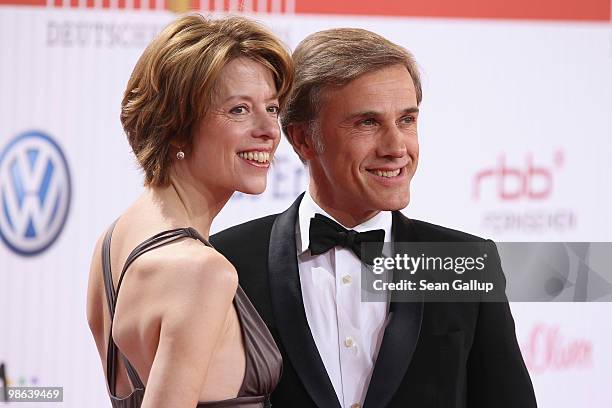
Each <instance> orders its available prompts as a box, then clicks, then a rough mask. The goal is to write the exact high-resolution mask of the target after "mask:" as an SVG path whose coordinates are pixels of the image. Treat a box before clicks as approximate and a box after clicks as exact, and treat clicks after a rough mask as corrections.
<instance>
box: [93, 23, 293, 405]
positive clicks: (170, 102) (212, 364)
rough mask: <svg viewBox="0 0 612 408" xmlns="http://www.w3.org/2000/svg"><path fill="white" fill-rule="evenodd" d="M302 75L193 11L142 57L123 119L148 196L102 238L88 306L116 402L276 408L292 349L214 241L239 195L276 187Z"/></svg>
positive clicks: (275, 47) (279, 50)
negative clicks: (283, 131) (272, 398)
mask: <svg viewBox="0 0 612 408" xmlns="http://www.w3.org/2000/svg"><path fill="white" fill-rule="evenodd" d="M291 79H292V65H291V59H290V56H289V54H288V53H287V51H286V50H285V48H284V47H283V45H282V44H281V42H280V41H279V40H278V39H276V38H275V37H274V36H273V35H272V34H271V33H270V32H268V31H267V30H265V29H264V28H262V27H261V26H259V25H257V24H256V23H254V22H252V21H250V20H247V19H244V18H239V17H230V18H224V19H219V20H212V19H206V18H204V17H202V16H200V15H190V16H185V17H181V18H179V19H178V20H176V21H175V22H173V23H172V24H170V25H169V26H168V27H167V28H166V29H164V30H163V31H162V32H161V34H160V35H159V36H158V37H157V38H156V39H154V40H153V41H152V42H151V44H150V45H149V46H148V47H147V49H146V50H145V52H144V53H143V55H142V56H141V58H140V60H139V61H138V63H137V64H136V67H135V68H134V72H133V73H132V76H131V78H130V80H129V82H128V86H127V89H126V91H125V96H124V99H123V102H122V111H121V121H122V124H123V127H124V129H125V131H126V133H127V136H128V140H129V142H130V145H131V146H132V149H133V151H134V153H135V155H136V158H137V160H138V162H139V164H140V166H141V167H142V169H143V170H144V174H145V191H144V193H143V194H142V195H141V196H140V197H139V198H138V199H137V200H136V202H135V203H133V205H132V206H131V207H129V208H128V209H127V211H125V213H123V214H122V215H121V217H120V218H119V219H118V221H117V222H116V224H115V225H113V226H111V228H110V229H109V230H108V231H107V233H106V234H105V235H104V236H103V237H101V238H100V240H99V241H98V243H97V245H96V248H95V252H94V255H93V260H92V266H91V272H90V277H89V288H88V300H87V317H88V321H89V325H90V328H91V331H92V333H93V335H94V338H95V340H96V345H97V347H98V351H99V353H100V357H101V359H102V364H103V366H104V369H105V370H106V375H107V382H108V387H109V393H110V395H111V401H112V404H113V406H114V407H138V406H141V405H142V407H173V408H174V407H177V408H180V407H194V406H196V405H197V406H198V407H241V408H242V407H263V406H265V405H266V404H267V395H268V394H270V392H271V391H272V389H273V388H274V387H275V385H276V383H277V382H278V380H279V376H280V371H281V358H280V354H279V352H278V349H277V348H276V345H275V344H274V341H273V340H272V337H271V335H270V333H269V332H268V330H267V329H266V326H265V324H264V323H263V322H262V320H261V318H260V317H259V315H258V314H257V312H256V311H255V309H254V308H253V306H252V305H251V303H250V302H249V301H248V299H247V298H246V295H245V294H244V292H243V291H242V289H241V288H240V286H238V279H237V274H236V271H235V269H234V268H233V267H232V265H231V264H230V263H229V262H228V261H227V260H226V259H225V258H224V257H223V256H222V255H220V254H219V253H218V252H216V251H215V250H214V249H213V248H211V247H210V245H209V244H208V242H207V238H208V235H209V229H210V225H211V222H212V220H213V218H214V217H215V216H216V215H217V213H218V212H219V211H220V210H221V208H222V207H223V205H224V204H225V203H226V202H227V201H228V200H229V198H230V197H231V195H232V194H233V193H234V191H241V192H244V193H248V194H259V193H261V192H263V191H264V189H265V187H266V175H267V171H268V168H269V166H270V161H271V160H272V156H273V155H274V151H275V149H276V147H277V145H278V142H279V138H280V130H279V127H278V120H277V115H278V111H279V106H280V104H281V103H282V102H283V99H284V97H285V95H286V93H287V91H288V88H289V85H290V83H291ZM111 236H112V241H111ZM115 288H116V289H115ZM109 312H110V313H109ZM119 356H120V357H119ZM130 383H131V385H130ZM145 384H146V391H145ZM198 401H202V402H198Z"/></svg>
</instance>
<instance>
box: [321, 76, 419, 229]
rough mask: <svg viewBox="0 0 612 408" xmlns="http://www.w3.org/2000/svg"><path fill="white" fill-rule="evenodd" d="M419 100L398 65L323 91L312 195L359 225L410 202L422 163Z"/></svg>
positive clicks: (325, 205)
mask: <svg viewBox="0 0 612 408" xmlns="http://www.w3.org/2000/svg"><path fill="white" fill-rule="evenodd" d="M417 116H418V108H417V97H416V91H415V88H414V84H413V82H412V78H411V76H410V73H409V72H408V70H407V69H406V68H405V67H404V66H403V65H393V66H390V67H388V68H383V69H380V70H377V71H374V72H370V73H367V74H364V75H362V76H360V77H358V78H356V79H355V80H353V81H351V82H349V83H348V84H346V85H345V86H343V87H340V88H336V89H328V90H325V91H324V92H323V95H322V105H321V109H320V113H319V117H318V125H319V126H318V130H319V132H318V133H319V137H320V139H321V142H322V145H323V151H322V152H318V153H317V154H316V155H315V156H314V157H313V158H312V160H310V161H309V165H310V171H311V186H312V188H311V192H312V193H313V195H314V196H315V200H316V201H318V202H319V203H320V204H322V205H323V206H324V207H328V208H329V209H331V210H332V211H333V210H335V211H336V212H338V213H345V214H346V215H347V216H348V218H351V219H354V220H355V221H357V223H359V222H362V221H365V220H366V219H368V218H370V217H372V216H373V215H375V214H376V213H377V212H378V211H381V210H399V209H402V208H404V207H406V206H407V205H408V202H409V200H410V180H411V179H412V176H413V175H414V173H415V171H416V167H417V162H418V158H419V144H418V139H417Z"/></svg>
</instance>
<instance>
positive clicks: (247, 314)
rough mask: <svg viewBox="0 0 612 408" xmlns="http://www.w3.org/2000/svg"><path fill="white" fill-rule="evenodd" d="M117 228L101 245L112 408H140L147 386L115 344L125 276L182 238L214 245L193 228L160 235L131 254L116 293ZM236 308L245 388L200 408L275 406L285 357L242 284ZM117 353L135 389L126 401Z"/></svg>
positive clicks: (111, 231) (207, 402) (107, 373)
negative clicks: (113, 251)
mask: <svg viewBox="0 0 612 408" xmlns="http://www.w3.org/2000/svg"><path fill="white" fill-rule="evenodd" d="M114 226H115V225H114V224H113V225H111V227H110V228H109V229H108V231H107V232H106V236H105V237H104V242H103V245H102V270H103V274H104V288H105V290H106V299H107V302H108V308H109V312H110V316H111V329H110V334H109V338H108V349H107V355H106V378H107V381H108V389H109V393H110V398H111V403H112V406H113V408H138V407H140V406H141V404H142V400H143V397H144V393H145V386H144V384H143V382H142V381H141V379H140V377H139V376H138V373H137V372H136V370H135V369H134V367H133V366H132V364H130V362H129V361H128V360H127V358H126V357H125V356H124V355H123V353H121V351H120V350H119V349H118V348H117V346H116V345H115V342H114V341H113V336H112V330H113V318H114V316H115V306H116V304H117V296H118V294H119V290H120V289H121V283H122V281H123V277H124V276H125V272H126V270H127V269H128V267H129V266H130V265H131V264H132V262H134V261H135V260H136V258H138V257H139V256H140V255H142V254H144V253H145V252H148V251H151V250H153V249H155V248H159V247H160V246H163V245H166V244H169V243H170V242H174V241H177V240H179V239H183V238H192V239H197V240H199V241H201V242H202V243H203V244H204V245H207V246H209V247H212V245H211V244H210V243H209V242H208V241H207V240H206V239H204V238H203V237H202V236H201V235H200V234H199V233H198V232H197V231H196V230H195V229H193V228H191V227H189V228H178V229H173V230H169V231H164V232H161V233H159V234H157V235H155V236H153V237H151V238H149V239H147V240H146V241H144V242H143V243H141V244H140V245H138V246H137V247H136V248H134V250H133V251H132V252H131V253H130V255H129V256H128V258H127V260H126V261H125V265H124V266H123V270H122V271H121V276H120V278H119V283H118V284H117V290H116V291H115V289H114V285H113V278H112V274H111V268H110V242H111V236H112V233H113V229H114ZM203 296H205V294H203ZM234 307H235V308H236V313H237V314H238V319H239V321H240V327H241V330H242V340H243V344H244V351H245V354H246V369H245V373H244V379H243V381H242V385H241V387H240V390H239V391H238V396H237V397H236V398H230V399H226V400H222V401H206V402H199V403H198V404H197V407H198V408H222V407H223V408H262V407H271V406H272V404H271V403H270V393H271V392H272V391H273V390H274V388H275V387H276V385H277V384H278V382H279V380H280V375H281V371H282V358H281V355H280V352H279V351H278V348H277V347H276V343H275V342H274V339H273V338H272V335H271V334H270V332H269V331H268V328H267V327H266V325H265V323H264V322H263V320H261V317H260V316H259V314H258V313H257V311H256V310H255V308H254V307H253V305H252V304H251V302H250V300H249V299H248V297H247V296H246V294H245V293H244V291H243V290H242V288H241V287H240V285H239V286H238V288H237V290H236V295H235V296H234ZM117 354H118V355H119V356H121V359H122V361H123V363H124V365H125V367H126V370H127V374H128V377H129V379H130V382H131V383H132V387H133V391H132V393H131V394H130V395H128V396H126V397H123V398H119V397H117V396H116V395H115V394H116V386H117V385H116V383H117V377H116V375H117V373H116V369H117Z"/></svg>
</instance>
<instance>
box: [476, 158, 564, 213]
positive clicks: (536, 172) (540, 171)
mask: <svg viewBox="0 0 612 408" xmlns="http://www.w3.org/2000/svg"><path fill="white" fill-rule="evenodd" d="M553 165H554V167H547V166H545V165H542V164H539V163H534V160H533V158H532V156H531V155H527V157H526V159H525V163H524V164H523V165H522V166H511V165H507V164H506V155H505V154H502V155H501V156H500V157H499V159H498V162H497V165H496V166H494V167H490V168H486V169H483V170H481V171H479V172H478V173H476V175H475V176H474V192H473V195H474V199H476V200H478V199H480V195H481V190H483V189H485V188H487V187H486V186H490V185H494V186H495V189H496V190H495V191H496V193H497V197H498V198H499V199H500V200H502V201H515V200H519V199H523V198H524V199H528V200H544V199H546V198H548V197H550V195H551V194H552V192H553V187H554V177H553V172H554V170H555V169H558V168H560V167H561V166H562V165H563V152H561V151H558V152H557V153H556V154H555V157H554V160H553ZM489 188H490V187H489Z"/></svg>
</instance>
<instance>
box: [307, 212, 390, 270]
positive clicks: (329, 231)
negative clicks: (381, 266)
mask: <svg viewBox="0 0 612 408" xmlns="http://www.w3.org/2000/svg"><path fill="white" fill-rule="evenodd" d="M309 232H310V235H309V236H310V246H309V248H310V253H311V254H312V255H319V254H322V253H324V252H327V251H329V250H330V249H332V248H333V247H335V246H341V247H344V248H349V249H350V250H351V251H353V252H354V253H355V255H357V257H358V258H359V259H361V260H362V262H365V263H367V264H369V265H372V264H373V263H374V258H375V257H377V256H380V254H381V253H382V247H383V242H384V240H385V231H384V230H381V229H378V230H371V231H365V232H357V231H354V230H347V229H346V228H344V227H343V226H342V225H340V224H338V223H337V222H335V221H334V220H331V219H329V218H327V217H326V216H324V215H321V214H315V216H314V217H313V218H311V219H310V230H309ZM362 242H367V243H373V244H374V243H375V244H376V247H375V250H373V251H368V254H367V256H365V258H367V259H364V258H363V257H362V253H361V243H362ZM370 252H372V253H370Z"/></svg>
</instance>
